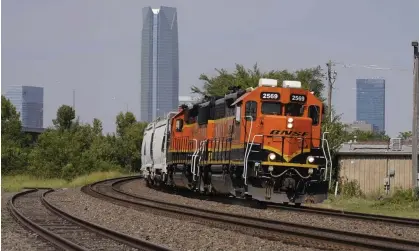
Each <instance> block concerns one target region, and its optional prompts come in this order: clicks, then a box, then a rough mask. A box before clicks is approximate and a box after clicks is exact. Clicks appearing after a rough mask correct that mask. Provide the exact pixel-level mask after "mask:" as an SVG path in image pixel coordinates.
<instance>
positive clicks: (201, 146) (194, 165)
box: [191, 139, 207, 181]
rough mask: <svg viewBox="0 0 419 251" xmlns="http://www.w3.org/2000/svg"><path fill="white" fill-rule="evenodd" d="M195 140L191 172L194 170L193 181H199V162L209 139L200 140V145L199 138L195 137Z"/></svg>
mask: <svg viewBox="0 0 419 251" xmlns="http://www.w3.org/2000/svg"><path fill="white" fill-rule="evenodd" d="M193 141H194V142H195V146H196V147H195V151H194V153H193V154H192V159H191V172H192V180H193V181H197V177H199V175H200V173H199V163H200V162H201V160H202V155H203V153H204V152H205V150H206V147H207V144H206V143H207V140H202V141H200V142H199V145H198V140H197V139H193Z"/></svg>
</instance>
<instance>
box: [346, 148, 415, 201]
mask: <svg viewBox="0 0 419 251" xmlns="http://www.w3.org/2000/svg"><path fill="white" fill-rule="evenodd" d="M338 160H339V164H340V174H339V176H340V177H345V178H347V179H348V180H349V181H351V180H357V181H358V182H359V185H360V188H361V190H362V191H363V192H364V193H365V194H371V193H376V192H378V191H380V192H382V193H385V192H386V191H385V190H384V179H385V178H386V177H388V175H389V174H390V173H389V172H390V170H394V176H390V177H389V182H390V193H391V192H392V191H394V189H395V188H396V187H401V188H404V189H407V188H410V187H411V184H412V167H411V166H412V159H411V157H410V156H407V155H406V156H401V155H400V156H395V155H393V156H391V155H388V156H383V155H381V156H368V155H353V156H339V158H338Z"/></svg>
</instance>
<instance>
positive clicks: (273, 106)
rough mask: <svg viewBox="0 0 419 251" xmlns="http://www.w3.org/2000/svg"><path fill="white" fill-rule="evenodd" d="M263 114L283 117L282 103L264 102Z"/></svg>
mask: <svg viewBox="0 0 419 251" xmlns="http://www.w3.org/2000/svg"><path fill="white" fill-rule="evenodd" d="M262 114H266V115H282V104H281V103H280V102H263V103H262Z"/></svg>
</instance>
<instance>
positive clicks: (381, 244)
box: [83, 177, 419, 251]
mask: <svg viewBox="0 0 419 251" xmlns="http://www.w3.org/2000/svg"><path fill="white" fill-rule="evenodd" d="M137 178H138V177H137ZM132 179H135V178H134V177H129V178H128V179H124V178H121V179H119V180H117V179H113V180H111V181H109V180H105V181H102V182H103V183H106V182H108V183H111V184H110V186H109V185H108V186H109V188H108V189H110V191H112V192H113V193H117V194H119V195H122V196H125V197H129V198H130V199H131V200H127V199H124V198H121V197H118V196H114V195H109V194H107V193H105V192H101V191H99V190H97V189H95V186H96V185H99V184H100V183H102V182H96V183H93V184H91V185H88V186H85V187H84V189H83V191H84V192H85V193H88V194H90V195H92V196H95V197H98V198H101V199H105V200H109V201H113V202H115V201H116V202H122V203H125V206H127V204H130V205H136V206H140V207H148V208H152V209H155V210H159V211H165V212H170V213H175V214H179V215H184V216H190V217H194V218H202V219H205V220H209V221H215V222H221V223H228V224H231V225H239V226H242V227H247V228H252V229H256V230H263V231H268V232H270V233H272V234H287V235H291V236H298V237H302V238H309V239H311V240H316V241H319V240H320V241H323V242H328V243H330V242H332V243H334V244H340V245H345V246H351V247H357V248H365V249H369V250H403V251H407V250H418V247H419V242H416V241H410V240H403V239H394V238H386V237H381V236H373V235H366V234H360V233H353V232H347V231H341V230H333V229H327V228H320V227H314V226H307V225H301V224H296V223H290V222H283V221H276V220H269V219H263V218H254V217H250V216H244V215H237V214H229V213H223V212H215V211H211V210H207V209H199V208H195V207H190V206H185V205H178V204H175V203H169V202H164V201H158V200H153V199H149V198H145V197H142V196H137V195H133V194H131V193H127V192H124V191H121V190H119V189H117V188H116V186H117V185H118V184H122V183H124V182H127V180H132ZM132 199H135V201H132ZM265 237H266V236H265Z"/></svg>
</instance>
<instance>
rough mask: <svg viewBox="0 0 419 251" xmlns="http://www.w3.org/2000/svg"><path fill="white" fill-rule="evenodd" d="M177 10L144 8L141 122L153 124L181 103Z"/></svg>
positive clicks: (162, 7)
mask: <svg viewBox="0 0 419 251" xmlns="http://www.w3.org/2000/svg"><path fill="white" fill-rule="evenodd" d="M178 47H179V46H178V27H177V12H176V8H171V7H165V6H161V7H160V9H152V8H151V7H145V8H143V29H142V41H141V116H140V118H141V121H146V122H150V121H152V120H154V119H156V118H157V117H161V116H165V115H166V114H167V113H168V112H171V111H177V108H178V103H179V48H178Z"/></svg>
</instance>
